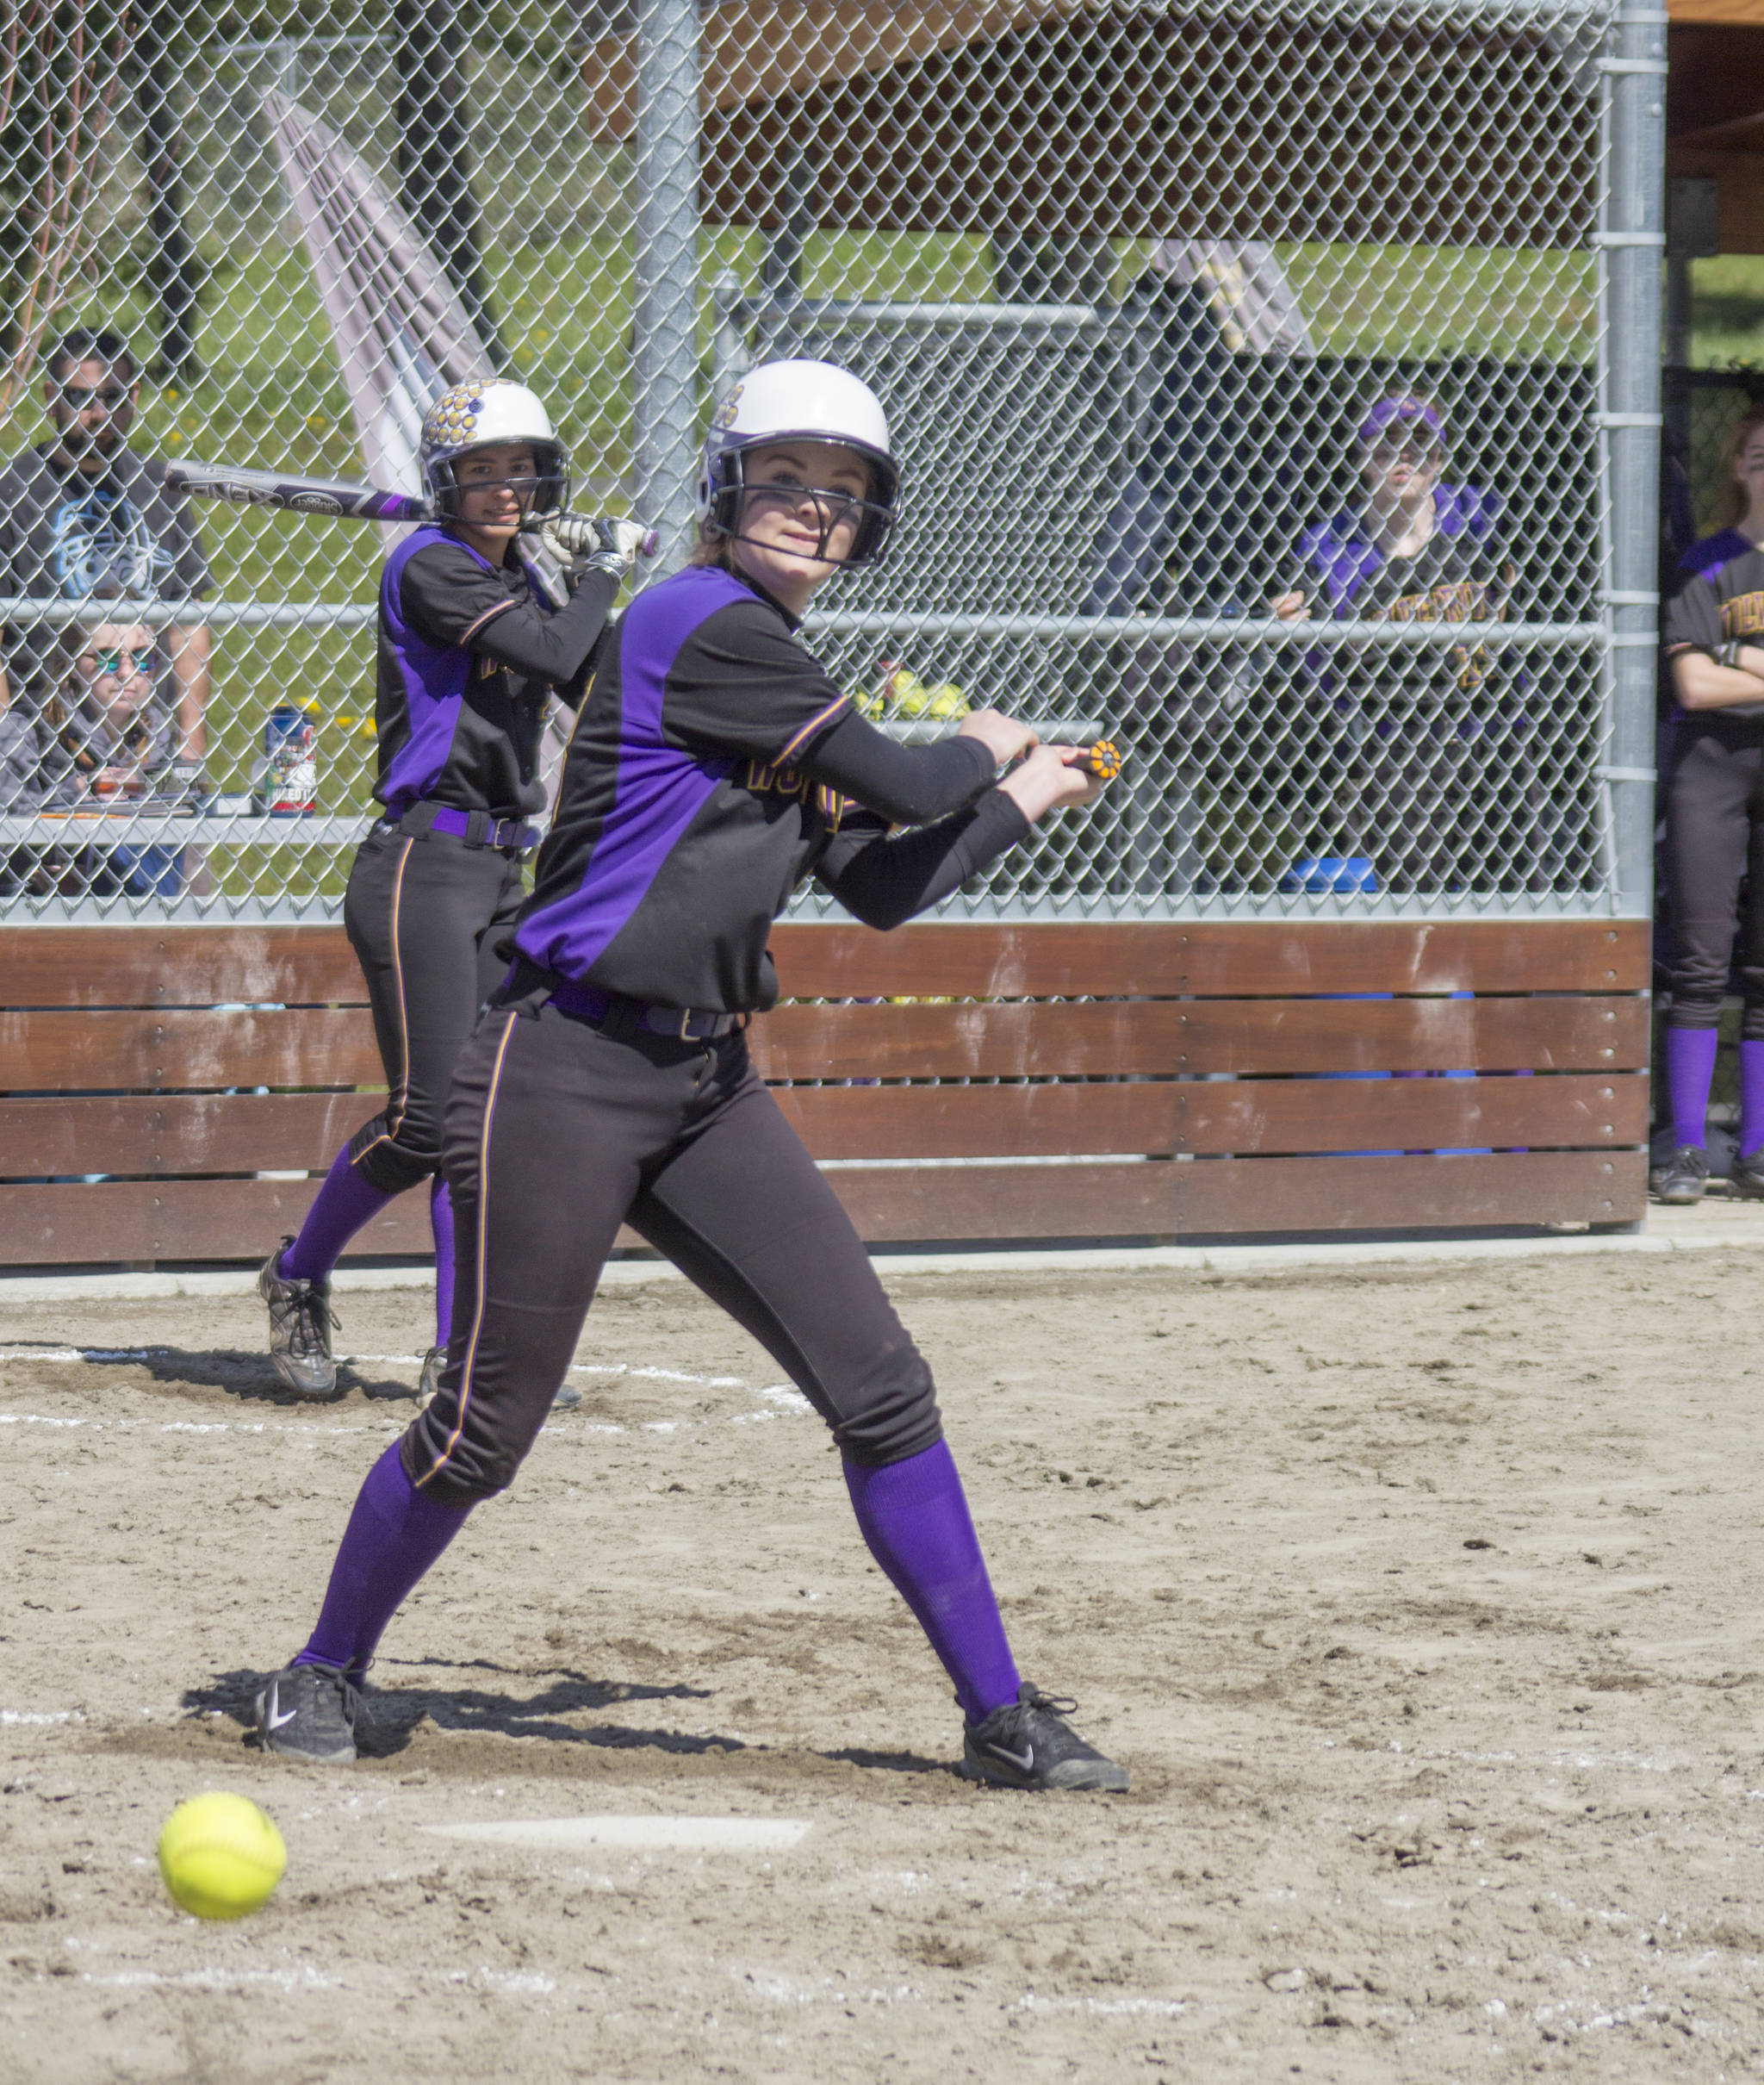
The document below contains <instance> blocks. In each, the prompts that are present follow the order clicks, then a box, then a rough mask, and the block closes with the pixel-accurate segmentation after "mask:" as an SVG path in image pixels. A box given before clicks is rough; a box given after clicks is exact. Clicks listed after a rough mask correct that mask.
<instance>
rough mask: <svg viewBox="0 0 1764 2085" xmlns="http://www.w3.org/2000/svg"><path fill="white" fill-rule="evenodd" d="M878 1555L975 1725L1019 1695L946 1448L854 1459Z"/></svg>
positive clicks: (855, 1487) (856, 1497)
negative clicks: (896, 1458) (882, 1460)
mask: <svg viewBox="0 0 1764 2085" xmlns="http://www.w3.org/2000/svg"><path fill="white" fill-rule="evenodd" d="M845 1485H846V1489H847V1491H849V1492H850V1494H851V1503H852V1508H853V1510H854V1512H855V1513H856V1515H857V1516H858V1526H859V1527H860V1528H861V1529H862V1531H863V1537H864V1540H865V1541H866V1542H867V1543H868V1544H869V1546H870V1554H871V1555H872V1556H873V1557H874V1558H875V1559H876V1561H877V1562H878V1563H879V1565H881V1566H882V1569H883V1570H884V1571H885V1572H886V1573H887V1575H888V1577H889V1578H890V1579H891V1581H892V1583H893V1585H894V1590H896V1591H897V1592H898V1594H899V1595H900V1596H901V1598H902V1599H903V1600H904V1601H905V1602H906V1603H907V1605H908V1606H909V1607H910V1609H912V1611H913V1613H914V1615H916V1617H917V1618H918V1623H919V1627H920V1628H922V1629H923V1631H924V1632H925V1634H926V1635H927V1636H928V1637H929V1639H930V1641H931V1648H932V1649H933V1650H934V1651H935V1652H936V1653H937V1655H938V1657H939V1658H940V1659H941V1660H942V1661H943V1670H944V1671H946V1672H947V1673H948V1675H949V1677H950V1678H951V1679H952V1680H953V1681H954V1683H955V1695H956V1699H957V1700H958V1701H959V1702H960V1703H961V1706H962V1712H963V1714H964V1715H966V1717H967V1719H968V1721H970V1722H971V1723H978V1721H980V1719H981V1717H982V1716H984V1715H990V1714H991V1712H992V1710H993V1709H995V1708H1001V1707H1002V1706H1003V1704H1004V1703H1005V1702H1014V1701H1015V1700H1016V1690H1017V1670H1016V1664H1015V1662H1014V1661H1013V1660H1012V1658H1011V1655H1010V1646H1009V1644H1008V1643H1007V1642H1006V1641H1005V1638H1004V1624H1003V1621H1001V1620H1000V1619H999V1614H998V1603H997V1601H996V1600H995V1599H994V1598H993V1597H992V1585H991V1580H990V1579H989V1578H987V1576H986V1563H985V1559H984V1558H983V1557H982V1556H981V1554H980V1545H979V1541H978V1538H977V1537H976V1535H975V1534H974V1523H973V1522H972V1520H971V1519H970V1518H969V1517H968V1503H967V1500H966V1497H964V1496H963V1494H962V1488H961V1478H960V1477H959V1476H958V1475H957V1474H956V1468H955V1459H954V1457H953V1456H952V1455H951V1453H950V1452H949V1449H948V1447H947V1445H946V1444H945V1443H944V1442H943V1441H939V1442H938V1443H937V1445H936V1446H935V1447H929V1448H926V1449H925V1450H924V1451H923V1453H921V1454H917V1455H910V1456H908V1458H907V1459H906V1460H905V1461H904V1462H891V1463H888V1464H885V1466H883V1467H882V1468H881V1469H872V1468H870V1467H869V1466H866V1465H865V1464H863V1463H856V1462H848V1463H847V1464H846V1466H845Z"/></svg>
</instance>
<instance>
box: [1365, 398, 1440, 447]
mask: <svg viewBox="0 0 1764 2085" xmlns="http://www.w3.org/2000/svg"><path fill="white" fill-rule="evenodd" d="M1393 420H1403V421H1405V422H1406V423H1407V424H1408V425H1409V426H1415V425H1416V424H1418V423H1419V425H1420V426H1424V427H1425V429H1426V430H1427V432H1428V433H1430V434H1431V435H1432V437H1433V439H1434V440H1435V441H1436V442H1438V444H1439V445H1440V446H1441V447H1442V448H1444V445H1445V422H1444V420H1441V419H1440V417H1439V415H1438V413H1437V412H1436V411H1435V410H1434V408H1432V406H1431V405H1429V404H1428V402H1427V401H1426V400H1425V398H1410V397H1402V398H1381V399H1380V400H1379V401H1378V402H1377V404H1376V406H1374V407H1373V408H1372V409H1371V411H1370V413H1368V414H1367V415H1366V417H1365V418H1364V419H1363V420H1362V421H1361V422H1360V446H1361V447H1362V448H1363V449H1370V447H1371V446H1372V445H1373V443H1374V442H1376V440H1377V439H1378V437H1379V436H1380V435H1381V434H1382V433H1383V432H1384V430H1385V429H1386V428H1387V427H1388V426H1389V425H1390V423H1391V422H1392V421H1393Z"/></svg>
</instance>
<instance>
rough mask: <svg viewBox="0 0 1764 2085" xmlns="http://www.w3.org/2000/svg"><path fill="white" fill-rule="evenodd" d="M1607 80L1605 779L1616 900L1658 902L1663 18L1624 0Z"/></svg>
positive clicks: (1627, 907) (1645, 907) (1630, 910)
mask: <svg viewBox="0 0 1764 2085" xmlns="http://www.w3.org/2000/svg"><path fill="white" fill-rule="evenodd" d="M1601 69H1602V71H1603V72H1604V73H1605V74H1606V78H1607V80H1608V82H1609V87H1608V90H1607V91H1608V94H1609V97H1610V98H1609V102H1608V109H1609V124H1610V129H1609V138H1610V153H1609V159H1608V161H1607V169H1608V171H1607V185H1606V201H1605V211H1604V224H1603V227H1602V229H1601V230H1600V231H1599V233H1598V235H1597V237H1598V243H1599V250H1600V252H1601V255H1602V258H1603V263H1604V278H1605V279H1604V297H1603V300H1602V301H1603V304H1604V314H1603V315H1604V321H1605V323H1604V327H1603V328H1602V331H1601V350H1602V353H1603V355H1604V358H1605V367H1604V372H1603V374H1604V382H1603V384H1602V386H1601V387H1600V388H1601V402H1602V410H1601V412H1600V414H1599V422H1600V429H1601V433H1602V435H1603V461H1604V476H1605V485H1604V501H1603V506H1604V510H1605V514H1606V523H1605V531H1606V542H1605V559H1604V563H1605V599H1606V619H1607V626H1608V628H1609V630H1610V633H1611V634H1610V640H1609V642H1610V646H1611V650H1610V664H1609V670H1608V672H1607V674H1606V681H1605V686H1606V703H1607V710H1606V732H1605V744H1606V754H1605V767H1604V770H1603V775H1602V778H1601V779H1602V780H1603V782H1604V784H1605V792H1604V794H1605V800H1606V804H1607V806H1609V810H1608V818H1609V826H1608V831H1609V836H1610V850H1611V853H1610V860H1611V868H1612V885H1613V888H1612V910H1613V911H1614V912H1618V913H1619V914H1622V915H1627V916H1630V917H1633V916H1635V915H1637V914H1640V915H1642V916H1643V917H1645V916H1647V915H1648V914H1649V912H1651V911H1652V909H1653V881H1654V788H1653V782H1654V758H1655V752H1654V703H1655V673H1656V656H1657V628H1658V622H1659V599H1658V594H1657V588H1658V585H1659V558H1660V551H1659V545H1660V516H1659V501H1660V426H1661V418H1660V352H1661V316H1662V314H1661V261H1662V255H1663V252H1664V248H1665V245H1666V231H1665V222H1666V209H1665V166H1666V14H1665V11H1664V10H1663V9H1659V8H1657V7H1655V6H1653V5H1650V4H1649V0H1621V4H1620V6H1619V9H1618V16H1617V19H1616V22H1615V23H1614V24H1613V27H1612V37H1611V44H1610V55H1609V56H1608V57H1606V59H1604V61H1603V64H1602V67H1601Z"/></svg>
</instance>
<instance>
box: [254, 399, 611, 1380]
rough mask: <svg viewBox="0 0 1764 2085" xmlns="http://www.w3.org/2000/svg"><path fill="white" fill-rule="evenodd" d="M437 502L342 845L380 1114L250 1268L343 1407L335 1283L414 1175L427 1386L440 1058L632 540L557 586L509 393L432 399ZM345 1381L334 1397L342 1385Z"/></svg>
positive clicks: (546, 503) (439, 1216)
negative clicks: (356, 832)
mask: <svg viewBox="0 0 1764 2085" xmlns="http://www.w3.org/2000/svg"><path fill="white" fill-rule="evenodd" d="M419 464H420V466H421V470H422V475H423V486H424V489H425V492H426V494H427V495H428V498H429V501H430V504H431V507H432V511H433V512H434V513H435V514H436V516H437V519H436V520H435V521H434V522H433V523H432V524H429V523H425V525H424V526H421V527H419V528H418V529H416V530H415V531H413V533H412V534H410V535H409V536H407V538H405V540H404V541H403V542H402V543H401V544H400V545H399V546H398V548H397V549H396V550H395V551H394V552H393V553H392V556H391V557H389V558H388V560H387V563H386V569H385V572H384V575H383V576H382V579H381V582H380V611H379V646H378V667H377V673H378V682H377V688H376V695H375V711H374V721H375V726H376V735H377V738H378V754H379V778H378V780H377V781H376V783H375V785H374V794H375V796H376V798H377V799H378V800H379V801H380V804H381V806H382V817H381V818H380V821H379V823H378V824H377V825H376V826H375V827H374V828H373V830H372V831H370V833H369V834H368V837H366V838H365V839H364V840H363V842H362V843H361V846H360V848H359V849H358V850H357V854H356V858H355V863H354V866H353V867H352V868H351V871H350V876H349V884H348V888H347V891H346V893H345V898H344V910H343V918H344V925H345V929H346V930H347V932H348V935H349V938H350V943H351V947H352V948H353V949H354V950H355V952H356V955H357V959H358V960H359V962H360V963H361V966H362V972H363V977H364V978H365V980H366V981H367V987H368V997H369V999H370V1004H371V1005H372V1008H373V1015H374V1033H375V1037H376V1041H377V1042H378V1043H379V1046H380V1055H381V1060H382V1062H383V1064H384V1065H385V1067H386V1084H387V1096H386V1105H384V1107H382V1109H380V1111H378V1112H377V1113H376V1115H375V1116H373V1117H372V1118H371V1119H370V1121H368V1122H365V1123H363V1125H362V1126H361V1128H360V1129H359V1130H357V1132H356V1133H355V1135H354V1136H352V1137H351V1139H350V1141H349V1142H348V1143H347V1144H345V1146H344V1148H343V1149H342V1150H341V1151H339V1153H338V1155H337V1157H336V1159H335V1161H333V1163H332V1167H331V1170H330V1172H329V1173H328V1174H327V1175H326V1179H325V1183H324V1185H323V1186H321V1187H320V1190H319V1192H318V1194H317V1196H316V1198H314V1202H313V1204H312V1206H311V1208H310V1209H309V1210H308V1211H307V1217H306V1221H305V1222H304V1223H302V1224H301V1229H300V1234H299V1235H298V1236H297V1237H294V1238H284V1239H283V1242H282V1243H281V1245H280V1246H278V1247H277V1248H276V1250H275V1251H274V1252H272V1253H271V1254H270V1257H269V1258H268V1260H265V1261H264V1268H263V1272H262V1273H260V1274H259V1276H258V1293H259V1294H260V1295H261V1296H262V1297H263V1298H264V1302H265V1303H266V1304H268V1305H269V1310H270V1360H271V1361H272V1363H273V1365H274V1366H275V1369H276V1374H277V1375H278V1376H279V1377H280V1378H281V1379H282V1381H283V1383H284V1384H285V1385H287V1386H288V1387H289V1389H290V1390H292V1391H295V1394H296V1395H297V1396H300V1397H309V1398H320V1399H328V1398H331V1397H336V1396H337V1395H339V1388H338V1382H337V1366H336V1362H335V1360H333V1358H332V1350H331V1331H332V1325H333V1323H335V1320H334V1319H333V1317H332V1311H331V1270H332V1267H334V1266H335V1265H336V1263H337V1260H338V1259H339V1256H340V1254H342V1252H343V1249H344V1248H345V1246H346V1245H347V1244H348V1242H349V1241H350V1240H351V1238H352V1237H354V1235H356V1233H357V1231H359V1230H360V1229H362V1228H363V1225H364V1224H366V1223H370V1222H371V1221H372V1219H373V1218H374V1217H376V1215H377V1214H378V1213H379V1211H381V1210H382V1209H383V1208H384V1207H385V1205H386V1204H387V1203H388V1201H390V1200H391V1199H392V1198H393V1197H394V1195H399V1194H402V1193H404V1192H406V1191H407V1189H409V1188H412V1187H415V1186H420V1185H421V1184H422V1183H423V1182H424V1181H428V1182H429V1183H430V1215H431V1217H432V1228H433V1232H434V1238H435V1325H436V1331H435V1345H434V1347H432V1348H431V1350H430V1353H429V1356H428V1358H427V1360H425V1363H424V1365H423V1382H422V1391H423V1392H424V1393H425V1394H426V1393H427V1392H429V1391H432V1388H433V1385H434V1380H435V1378H436V1375H437V1374H438V1370H439V1365H440V1352H441V1348H442V1347H443V1346H444V1343H445V1341H446V1338H447V1328H448V1323H449V1321H450V1316H451V1311H452V1292H453V1218H452V1210H451V1205H450V1202H449V1199H448V1194H447V1187H446V1184H445V1182H444V1180H443V1179H441V1177H440V1166H441V1118H442V1111H443V1109H444V1106H445V1105H446V1100H447V1089H448V1086H449V1083H450V1080H451V1079H452V1076H453V1062H454V1059H455V1058H456V1057H457V1055H458V1054H459V1051H460V1049H461V1046H462V1045H463V1043H464V1042H465V1039H466V1037H467V1036H469V1035H470V1033H471V1031H472V1025H473V1024H474V1022H475V1020H476V1018H477V1014H478V1009H479V1007H480V1006H481V1005H482V1004H483V1001H484V997H485V995H486V993H488V991H489V989H490V987H491V986H492V985H493V984H494V982H495V980H497V979H498V978H499V977H500V975H501V974H502V972H503V970H504V968H506V959H505V958H503V957H501V956H500V955H498V954H497V950H498V949H499V948H500V944H501V941H502V938H503V936H504V935H505V934H506V930H508V928H509V927H510V926H511V925H512V923H513V920H514V916H515V912H516V911H517V910H518V908H519V905H520V901H521V896H522V883H521V863H522V861H523V859H524V858H525V856H526V854H527V853H528V852H529V851H530V850H531V849H532V848H533V847H534V846H536V845H537V843H538V837H539V836H538V834H537V831H535V830H534V829H533V827H532V826H531V825H528V824H527V823H526V821H527V820H528V819H529V818H531V817H533V815H534V814H535V813H536V812H538V811H539V810H541V809H542V807H543V803H544V790H543V782H542V781H541V777H540V772H539V768H540V758H539V740H540V732H541V729H542V727H543V723H544V717H545V709H546V705H547V703H548V702H549V700H550V697H551V695H552V694H553V693H554V692H555V693H556V694H558V695H559V696H561V697H562V700H564V701H565V702H567V703H568V704H569V705H570V706H572V707H574V706H576V705H577V704H579V703H580V702H581V699H582V691H583V688H585V687H586V685H587V678H588V675H589V671H590V669H591V668H592V665H593V658H594V654H595V650H596V648H597V646H598V645H599V641H600V638H601V636H602V634H603V632H605V629H606V617H607V613H608V611H609V610H610V609H611V607H612V600H613V596H614V595H615V594H617V593H618V585H619V582H620V580H621V579H622V578H623V577H624V574H625V572H626V571H627V570H628V569H630V563H631V558H632V555H633V553H634V550H635V546H636V545H637V543H638V542H640V541H641V540H642V539H643V531H642V530H640V529H638V528H637V526H636V525H635V524H631V523H624V522H621V523H618V524H617V525H612V524H608V525H606V534H607V536H608V538H609V541H608V543H607V544H606V547H604V548H602V549H600V550H598V551H595V552H594V553H593V554H592V555H591V556H589V557H586V558H585V559H581V560H578V561H577V563H576V564H575V569H574V570H573V571H572V573H571V574H570V576H569V585H568V588H566V587H565V585H564V583H563V579H562V574H561V573H560V572H559V570H558V569H557V567H556V564H555V563H548V562H546V561H545V560H544V559H543V558H542V557H540V554H539V551H538V550H537V548H536V547H535V546H533V545H532V543H531V536H524V534H523V524H525V523H527V522H529V521H531V520H535V519H538V518H541V517H543V516H545V515H548V514H551V513H557V512H559V511H561V510H562V508H564V507H566V506H567V505H568V495H569V467H568V461H567V459H566V457H565V455H564V451H563V448H562V444H561V443H559V442H558V441H557V439H556V437H555V436H554V434H553V433H552V431H551V422H550V418H549V416H548V415H547V414H546V411H545V408H544V407H543V405H542V404H541V403H540V402H539V401H538V399H537V398H536V397H535V396H534V395H533V394H532V392H531V391H530V390H528V389H527V388H526V387H525V385H524V384H519V383H500V382H497V383H488V382H486V383H463V384H459V385H456V386H455V388H454V389H451V390H450V391H446V392H444V393H443V395H441V396H440V397H439V398H438V400H437V401H435V403H434V404H433V405H432V407H431V408H430V409H429V412H428V414H427V415H426V417H425V420H424V421H423V433H422V444H421V448H420V451H419ZM345 1387H346V1386H345Z"/></svg>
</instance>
